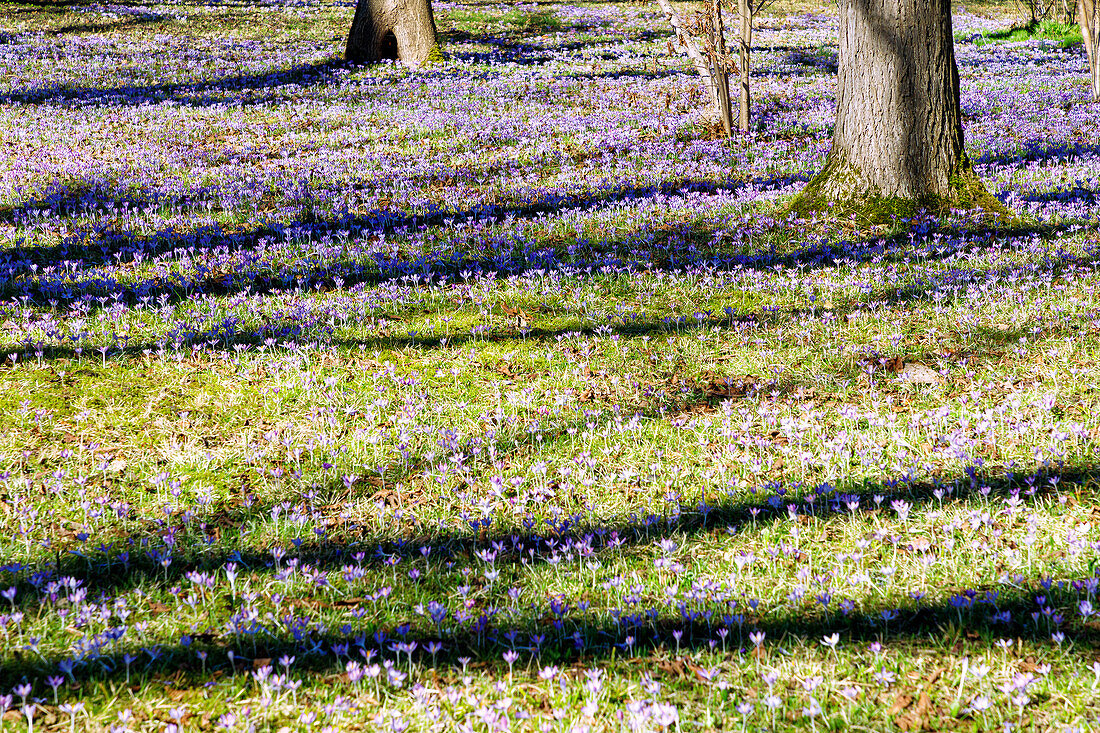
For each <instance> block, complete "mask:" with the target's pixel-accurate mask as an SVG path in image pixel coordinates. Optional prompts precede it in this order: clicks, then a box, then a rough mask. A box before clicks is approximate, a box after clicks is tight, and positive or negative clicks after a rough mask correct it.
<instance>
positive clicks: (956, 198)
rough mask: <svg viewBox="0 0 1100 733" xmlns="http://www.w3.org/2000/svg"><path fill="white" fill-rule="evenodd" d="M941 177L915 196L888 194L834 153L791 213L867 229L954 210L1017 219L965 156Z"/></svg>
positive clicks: (792, 206) (808, 185)
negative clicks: (848, 221) (849, 220)
mask: <svg viewBox="0 0 1100 733" xmlns="http://www.w3.org/2000/svg"><path fill="white" fill-rule="evenodd" d="M940 178H941V180H939V181H930V182H929V183H930V185H929V186H928V187H927V190H926V191H924V192H920V193H915V194H914V195H905V196H902V195H898V194H897V193H884V192H883V191H882V190H881V189H880V188H878V187H877V186H875V185H873V184H869V183H868V182H867V177H866V176H865V175H864V174H863V173H862V171H860V169H859V168H858V167H856V166H854V165H852V164H851V163H846V162H844V161H843V160H841V159H840V156H837V155H833V154H830V155H829V158H828V159H827V160H826V163H825V167H824V168H822V169H821V171H820V172H818V174H817V175H815V176H814V177H813V178H812V179H811V180H810V182H809V183H807V184H806V187H805V188H803V189H802V191H801V192H800V193H799V194H798V196H796V197H795V199H794V200H793V201H792V202H791V203H790V204H789V205H788V206H787V212H788V213H791V214H795V215H796V216H798V217H800V218H804V219H807V218H810V217H812V216H815V215H826V216H830V217H836V218H854V219H855V220H856V221H857V222H859V223H860V224H862V225H866V226H878V225H883V224H891V223H893V222H896V221H897V220H898V219H907V218H912V217H913V216H915V215H916V214H918V213H919V212H921V211H925V212H928V213H930V214H933V215H936V216H944V215H946V214H949V213H950V212H951V211H953V210H955V211H957V210H964V211H972V212H975V213H977V214H980V215H982V216H988V217H990V218H996V219H1000V220H1001V221H1004V222H1011V221H1013V220H1014V219H1015V216H1014V215H1013V214H1012V212H1011V211H1009V210H1008V209H1007V208H1006V207H1005V205H1004V204H1002V203H1001V202H1000V201H999V200H998V199H997V198H996V197H995V196H993V195H992V194H990V193H989V191H987V190H986V188H985V185H984V184H983V183H982V181H981V179H980V178H978V176H977V174H976V173H974V169H973V168H972V167H971V166H970V162H969V160H967V159H966V158H965V157H963V159H962V160H961V161H960V163H959V164H958V165H957V166H956V168H955V170H954V171H952V172H950V173H946V174H945V175H943V176H942V177H940ZM937 184H938V185H937ZM907 193H908V192H907Z"/></svg>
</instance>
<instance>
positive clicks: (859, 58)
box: [793, 0, 1003, 221]
mask: <svg viewBox="0 0 1100 733" xmlns="http://www.w3.org/2000/svg"><path fill="white" fill-rule="evenodd" d="M837 86H838V89H837V116H836V128H835V130H834V132H833V144H832V149H831V150H830V151H829V155H828V157H827V158H826V161H825V166H824V168H823V169H822V170H821V171H820V172H819V173H818V174H817V176H815V177H814V179H813V180H811V181H810V182H809V183H808V184H807V185H806V188H805V189H804V191H803V193H802V194H801V195H800V196H799V198H798V199H796V201H795V203H794V204H793V208H794V210H795V211H796V212H799V213H809V212H810V211H815V210H823V209H826V208H828V207H830V205H831V206H832V210H833V211H838V212H845V213H856V214H857V215H858V214H863V215H864V216H865V217H867V218H869V219H871V220H875V221H879V220H886V219H888V218H889V217H890V216H892V215H906V214H908V213H911V212H912V211H913V210H915V209H917V208H928V209H931V210H936V211H943V210H945V209H947V208H976V207H982V208H991V209H995V210H1002V211H1003V207H1002V206H1001V205H1000V204H999V202H997V201H996V199H994V198H993V197H992V196H990V195H989V194H988V193H987V192H986V191H985V188H984V187H983V186H982V183H981V181H980V180H978V178H977V176H975V175H974V172H973V170H972V168H971V166H970V161H969V160H968V159H967V157H966V153H965V152H964V150H963V130H962V114H961V110H960V106H959V74H958V69H957V67H956V65H955V48H954V42H953V39H952V35H951V5H950V0H840V55H839V63H838V79H837Z"/></svg>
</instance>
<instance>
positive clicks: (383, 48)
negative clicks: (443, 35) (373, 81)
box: [344, 0, 441, 69]
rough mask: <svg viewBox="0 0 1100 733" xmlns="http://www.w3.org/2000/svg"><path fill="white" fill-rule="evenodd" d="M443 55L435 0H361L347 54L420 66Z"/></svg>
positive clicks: (358, 58)
mask: <svg viewBox="0 0 1100 733" xmlns="http://www.w3.org/2000/svg"><path fill="white" fill-rule="evenodd" d="M440 57H441V56H440V53H439V45H438V44H437V42H436V30H435V18H434V16H433V15H432V5H431V0H358V3H357V4H356V6H355V17H354V18H353V19H352V21H351V30H350V31H349V32H348V43H347V47H346V50H345V51H344V58H346V59H348V60H349V61H358V62H365V63H374V62H377V61H382V60H383V59H396V60H399V61H401V62H402V63H403V64H405V65H406V66H408V67H410V68H414V69H418V68H421V67H423V66H425V65H427V64H429V63H430V62H432V61H433V60H435V59H437V58H440Z"/></svg>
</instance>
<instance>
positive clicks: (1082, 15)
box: [1077, 0, 1100, 102]
mask: <svg viewBox="0 0 1100 733" xmlns="http://www.w3.org/2000/svg"><path fill="white" fill-rule="evenodd" d="M1077 22H1078V23H1079V24H1080V26H1081V37H1082V38H1083V39H1084V41H1085V53H1086V54H1087V55H1088V59H1089V88H1090V91H1091V92H1092V101H1094V102H1100V2H1097V1H1096V0H1077Z"/></svg>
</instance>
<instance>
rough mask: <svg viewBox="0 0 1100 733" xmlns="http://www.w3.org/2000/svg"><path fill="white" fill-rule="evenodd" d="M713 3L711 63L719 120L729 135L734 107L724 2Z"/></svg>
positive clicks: (716, 0) (727, 135) (713, 1)
mask: <svg viewBox="0 0 1100 733" xmlns="http://www.w3.org/2000/svg"><path fill="white" fill-rule="evenodd" d="M710 4H711V19H710V22H711V32H712V37H711V43H712V45H713V46H714V54H713V58H712V59H711V64H712V68H713V70H714V71H713V73H714V83H715V86H716V87H717V90H718V121H719V122H721V123H722V130H723V131H724V132H725V133H726V137H729V136H730V135H731V134H732V133H733V109H732V104H731V102H730V77H729V73H728V72H727V71H726V31H725V24H724V23H723V22H722V4H721V1H720V0H710Z"/></svg>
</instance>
